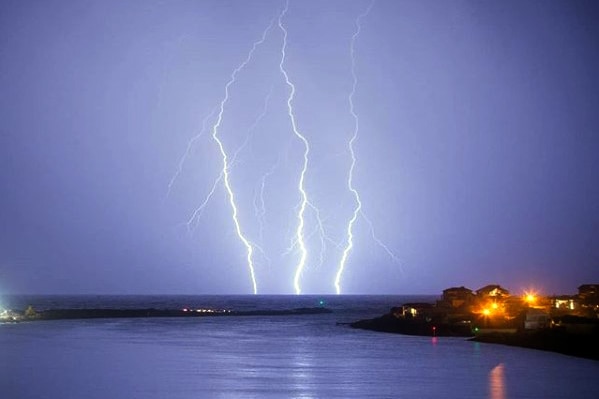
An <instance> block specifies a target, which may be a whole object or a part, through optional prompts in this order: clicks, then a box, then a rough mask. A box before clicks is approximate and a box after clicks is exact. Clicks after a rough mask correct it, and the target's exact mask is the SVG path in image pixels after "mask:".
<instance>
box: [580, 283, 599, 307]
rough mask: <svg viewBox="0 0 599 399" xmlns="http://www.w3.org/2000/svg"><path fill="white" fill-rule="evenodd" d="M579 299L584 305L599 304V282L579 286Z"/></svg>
mask: <svg viewBox="0 0 599 399" xmlns="http://www.w3.org/2000/svg"><path fill="white" fill-rule="evenodd" d="M578 299H580V302H581V303H582V304H584V305H595V304H599V284H583V285H581V286H580V287H578Z"/></svg>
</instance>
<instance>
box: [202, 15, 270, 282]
mask: <svg viewBox="0 0 599 399" xmlns="http://www.w3.org/2000/svg"><path fill="white" fill-rule="evenodd" d="M273 23H274V19H273V20H272V21H271V22H270V24H269V25H268V27H267V28H266V29H265V30H264V32H263V33H262V37H261V38H260V39H259V40H257V41H255V42H254V43H253V45H252V48H251V50H250V51H249V52H248V54H247V56H246V58H245V59H244V60H243V62H242V63H241V64H240V65H239V66H238V67H237V68H235V69H234V70H233V72H232V73H231V77H230V79H229V81H228V82H227V84H226V85H225V96H224V98H223V99H222V101H221V102H220V110H219V112H218V117H217V120H216V123H215V124H214V125H213V126H212V138H213V140H214V141H215V142H216V144H217V146H218V148H219V150H220V154H221V156H222V160H223V167H222V174H223V183H224V186H225V189H226V191H227V194H228V197H229V204H230V205H231V210H232V215H231V217H232V219H233V224H234V225H235V230H236V232H237V236H238V237H239V239H240V240H241V242H242V243H243V245H244V246H245V248H246V251H247V256H246V260H247V264H248V269H249V272H250V278H251V281H252V287H253V291H254V294H257V293H258V285H257V282H256V273H255V270H254V263H253V253H254V245H253V244H252V243H251V242H250V241H249V240H248V239H247V238H246V237H245V235H244V234H243V232H242V229H241V225H240V223H239V218H238V209H237V205H236V203H235V194H234V193H233V189H232V187H231V183H230V181H229V172H230V165H229V160H228V155H227V152H226V151H225V147H224V145H223V143H222V141H221V140H220V138H219V137H218V128H219V127H220V125H221V123H222V120H223V114H224V112H225V104H226V103H227V101H228V100H229V88H230V87H231V85H232V84H233V83H235V81H236V79H237V74H238V73H239V72H240V71H241V70H243V69H244V68H245V66H246V65H247V64H248V63H249V62H250V61H251V59H252V56H253V55H254V51H256V48H257V47H258V46H259V45H261V44H262V43H264V41H265V40H266V35H267V34H268V32H269V31H270V29H271V28H272V26H273Z"/></svg>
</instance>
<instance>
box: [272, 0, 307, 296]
mask: <svg viewBox="0 0 599 399" xmlns="http://www.w3.org/2000/svg"><path fill="white" fill-rule="evenodd" d="M287 10H289V0H287V1H286V2H285V8H284V9H283V12H282V13H281V14H280V15H279V21H278V22H279V28H280V29H281V31H282V32H283V46H282V47H281V62H280V63H279V69H280V71H281V73H282V74H283V76H284V77H285V83H287V86H289V89H290V91H289V96H288V97H287V112H288V114H289V119H290V120H291V127H292V128H293V133H294V134H295V135H296V136H297V138H299V139H300V140H301V142H302V143H303V144H304V163H303V166H302V170H301V173H300V179H299V182H298V191H299V192H300V196H301V201H300V206H299V210H298V212H297V221H298V223H297V229H296V231H295V238H296V242H297V245H298V247H299V250H300V260H299V262H298V264H297V267H296V269H295V275H294V277H293V287H294V288H295V293H296V294H298V295H299V294H301V292H302V290H301V287H300V283H299V280H300V277H301V275H302V271H303V270H304V267H305V266H306V259H307V257H308V250H307V248H306V243H305V242H304V225H305V221H304V213H305V212H306V207H307V206H308V194H307V193H306V190H305V187H304V183H305V178H306V171H307V170H308V154H309V153H310V144H309V143H308V140H307V139H306V137H305V136H304V135H303V134H301V133H300V131H299V129H298V128H297V124H296V121H295V114H294V112H293V105H292V104H293V98H294V96H295V86H294V85H293V83H291V81H290V80H289V75H288V74H287V70H286V69H285V67H284V64H285V59H286V56H287V54H286V50H287V29H285V27H284V26H283V17H285V14H286V13H287Z"/></svg>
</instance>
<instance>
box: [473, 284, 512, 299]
mask: <svg viewBox="0 0 599 399" xmlns="http://www.w3.org/2000/svg"><path fill="white" fill-rule="evenodd" d="M476 296H477V297H478V298H489V297H491V298H495V299H497V300H500V299H504V298H507V297H508V296H510V292H509V291H508V290H506V289H505V288H503V287H502V286H500V285H497V284H490V285H485V286H484V287H482V288H480V289H478V290H476Z"/></svg>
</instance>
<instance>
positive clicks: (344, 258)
mask: <svg viewBox="0 0 599 399" xmlns="http://www.w3.org/2000/svg"><path fill="white" fill-rule="evenodd" d="M373 5H374V1H372V2H371V3H370V5H369V6H368V8H367V9H366V10H365V11H364V12H363V13H362V14H360V15H359V16H358V18H356V21H355V27H356V29H355V31H354V34H353V35H352V38H351V42H350V47H349V49H350V50H349V51H350V56H351V75H352V79H353V82H352V88H351V92H350V93H349V97H348V102H349V112H350V113H351V115H352V117H353V119H354V131H353V134H352V136H351V139H350V140H349V143H348V147H349V154H350V156H351V165H350V167H349V174H348V178H347V188H348V189H349V191H351V193H352V194H353V195H354V200H355V202H356V207H355V208H354V212H353V214H352V217H351V219H350V220H349V222H348V224H347V242H346V245H345V248H344V249H343V253H342V255H341V259H340V261H339V266H338V268H337V274H336V275H335V291H336V292H337V294H340V293H341V276H342V275H343V271H344V270H345V265H346V263H347V258H348V257H349V253H350V252H351V250H352V248H353V246H354V235H353V227H354V224H355V223H356V220H357V219H358V214H360V212H361V209H362V201H361V200H360V194H359V193H358V190H356V188H355V187H354V169H355V167H356V154H355V152H354V143H355V141H356V140H357V138H358V131H359V129H360V120H359V118H358V114H356V110H355V107H354V96H355V94H356V86H357V85H358V76H357V75H356V57H355V45H356V39H357V38H358V36H359V35H360V32H361V30H362V18H365V17H366V16H367V15H368V14H369V13H370V10H371V9H372V6H373ZM370 227H371V230H372V231H373V235H374V230H373V229H372V224H371V226H370ZM385 248H386V247H385Z"/></svg>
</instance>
